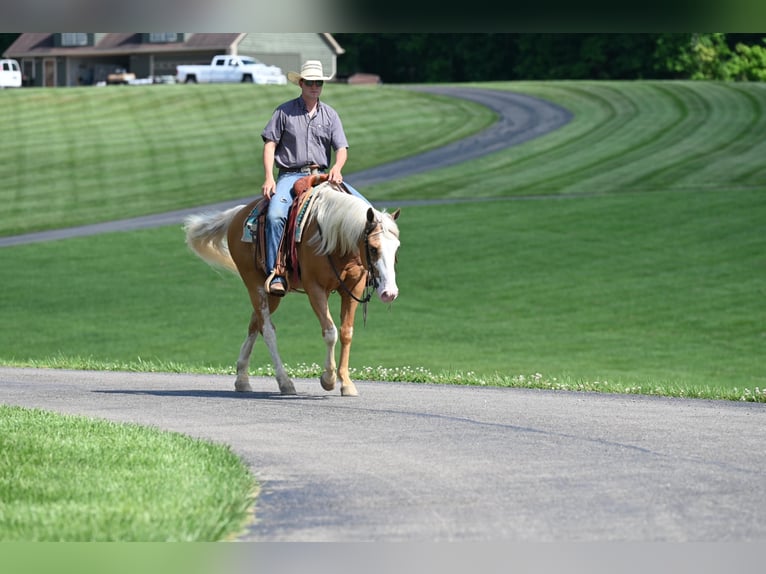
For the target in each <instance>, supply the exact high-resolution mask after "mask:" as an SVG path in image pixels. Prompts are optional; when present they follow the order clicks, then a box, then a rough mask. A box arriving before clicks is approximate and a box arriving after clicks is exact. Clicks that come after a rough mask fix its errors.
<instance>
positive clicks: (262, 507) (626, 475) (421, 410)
mask: <svg viewBox="0 0 766 574" xmlns="http://www.w3.org/2000/svg"><path fill="white" fill-rule="evenodd" d="M429 90H432V91H441V92H442V93H445V94H450V95H455V96H459V97H468V98H470V99H475V100H476V101H480V102H481V103H484V104H485V105H489V106H490V107H493V108H494V109H496V110H497V111H498V112H499V115H500V120H499V121H498V123H497V124H495V125H494V126H492V127H491V128H489V129H487V130H485V131H484V132H482V133H481V134H477V135H476V136H473V137H472V138H469V139H468V140H463V141H461V142H456V143H455V144H452V145H451V146H447V147H446V148H442V149H440V150H434V151H432V152H428V153H426V154H422V155H420V156H415V157H412V158H407V159H406V160H402V161H401V162H396V163H395V164H391V165H387V166H380V167H378V168H374V169H371V170H368V171H365V172H359V173H356V174H353V177H351V176H350V177H349V180H350V181H351V180H353V183H354V185H355V186H357V187H362V188H363V187H364V186H365V185H371V184H372V183H378V182H380V181H384V180H386V179H390V178H395V177H404V176H406V175H411V174H413V173H418V172H419V171H423V170H425V169H437V168H439V167H444V166H447V165H451V164H453V163H456V162H458V161H469V160H471V159H474V158H475V157H478V155H480V154H482V153H491V152H493V151H498V150H499V149H501V148H502V147H505V146H508V145H513V144H515V143H520V142H522V141H526V140H527V139H530V138H532V137H537V136H538V135H541V134H542V133H545V132H546V131H548V130H551V129H555V128H556V127H560V126H561V125H563V124H564V123H566V122H567V121H569V119H571V115H570V114H569V113H568V112H566V111H565V110H563V109H561V108H559V107H557V106H553V105H551V104H548V103H546V102H541V101H540V100H535V99H534V98H528V97H526V96H519V95H517V94H512V93H510V92H494V91H491V90H470V91H469V92H467V91H465V90H459V89H455V88H446V87H444V88H439V87H436V88H433V87H430V88H429ZM243 201H244V200H236V201H231V202H225V203H221V204H215V205H211V206H202V207H196V208H193V209H189V210H180V211H175V212H171V213H166V214H158V215H153V216H147V217H141V218H134V219H130V220H125V221H121V222H109V223H104V224H97V225H92V226H86V227H79V228H72V229H64V230H52V231H49V232H43V233H35V234H29V235H24V236H17V237H8V238H0V247H2V246H10V245H18V244H21V243H29V242H37V241H50V240H55V239H61V238H66V237H71V236H75V235H89V234H95V233H103V232H109V231H124V230H130V229H139V228H144V227H152V226H157V225H170V224H174V223H180V222H181V221H182V220H183V217H185V215H187V214H188V213H192V212H198V211H200V210H207V209H219V208H223V207H228V206H231V205H235V204H237V203H242V202H243ZM400 204H401V202H400ZM255 352H256V354H257V356H260V357H263V356H264V354H265V348H264V347H263V343H262V342H259V343H258V345H257V347H256V350H255ZM233 356H234V355H233ZM357 386H358V388H359V391H360V394H361V396H360V397H358V398H353V399H352V398H342V397H340V396H339V394H338V392H334V393H329V394H328V393H325V392H324V391H322V390H321V388H320V386H319V383H318V381H305V380H298V381H296V387H297V389H298V392H299V394H298V396H295V397H282V396H281V395H279V394H278V392H277V386H276V383H275V382H274V381H273V380H270V379H255V380H254V388H255V389H256V392H254V393H252V394H238V393H234V392H233V377H219V376H199V375H171V374H143V373H103V372H75V371H60V370H38V369H11V368H0V402H2V403H6V404H13V405H20V406H25V407H37V408H43V409H47V410H53V411H58V412H63V413H72V414H79V415H87V416H94V417H100V418H105V419H110V420H115V421H123V422H135V423H140V424H146V425H152V426H156V427H159V428H162V429H167V430H173V431H179V432H183V433H187V434H189V435H192V436H195V437H200V438H205V439H208V440H212V441H215V442H220V443H224V444H228V445H231V447H232V448H233V450H234V451H235V452H236V453H237V454H239V455H240V456H241V457H242V458H243V460H245V461H246V463H247V464H248V465H249V466H250V467H251V469H252V471H253V472H254V474H255V476H256V477H257V478H258V480H259V481H260V482H261V493H260V495H259V497H258V500H257V503H256V513H255V516H256V521H255V523H254V524H253V525H251V527H250V528H249V529H248V531H247V532H245V533H244V534H243V535H242V540H248V541H369V540H374V541H444V540H481V541H491V540H511V541H700V542H702V541H705V542H707V541H739V542H743V541H745V542H750V541H764V540H766V498H764V497H763V496H762V490H763V485H764V484H766V453H765V449H764V448H763V441H764V437H766V405H762V404H750V403H732V402H723V401H700V400H680V399H663V398H652V397H636V396H629V395H626V396H621V395H601V394H592V393H588V394H586V393H564V392H547V391H538V390H519V389H496V388H476V387H453V386H440V385H424V384H394V383H380V382H358V384H357Z"/></svg>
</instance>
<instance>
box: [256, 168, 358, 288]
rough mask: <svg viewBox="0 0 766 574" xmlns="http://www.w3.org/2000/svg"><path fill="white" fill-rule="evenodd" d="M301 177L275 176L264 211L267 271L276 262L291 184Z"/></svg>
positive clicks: (289, 198)
mask: <svg viewBox="0 0 766 574" xmlns="http://www.w3.org/2000/svg"><path fill="white" fill-rule="evenodd" d="M302 177H306V174H305V173H300V172H298V173H284V174H282V175H280V176H279V177H278V178H277V185H276V190H275V191H274V195H273V196H272V197H271V201H269V207H268V212H267V213H266V267H267V268H268V271H269V273H271V272H272V271H273V270H274V266H275V265H276V264H277V250H278V249H279V243H280V242H281V241H282V233H283V232H284V230H285V222H286V221H287V212H288V211H289V210H290V205H291V204H292V202H293V185H294V184H295V182H296V181H298V180H299V179H300V178H302ZM343 183H344V185H345V186H346V187H347V188H348V190H349V191H350V192H351V194H352V195H355V196H357V197H359V198H361V199H363V200H364V201H366V202H367V203H370V202H369V201H367V198H365V197H364V196H363V195H362V194H361V193H359V192H358V191H357V190H356V189H354V188H353V187H351V186H350V185H349V184H347V183H346V182H345V181H344V182H343ZM371 205H372V204H371Z"/></svg>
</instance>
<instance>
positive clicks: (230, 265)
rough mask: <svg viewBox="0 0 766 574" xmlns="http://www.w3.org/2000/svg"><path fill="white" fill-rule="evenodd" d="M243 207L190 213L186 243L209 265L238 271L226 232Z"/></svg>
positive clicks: (185, 225)
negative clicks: (196, 213)
mask: <svg viewBox="0 0 766 574" xmlns="http://www.w3.org/2000/svg"><path fill="white" fill-rule="evenodd" d="M243 207H244V205H238V206H237V207H232V208H231V209H227V210H226V211H219V212H216V213H202V214H198V215H189V216H188V217H187V218H186V219H185V220H184V231H185V232H186V244H187V245H188V246H189V248H190V249H191V250H192V251H194V253H196V254H197V255H198V256H199V257H200V259H202V260H203V261H205V262H206V263H207V264H208V265H213V266H216V267H223V268H224V269H228V270H229V271H232V272H234V273H236V272H237V266H236V265H235V264H234V260H233V259H232V258H231V254H230V253H229V245H228V242H227V241H226V232H227V231H228V229H229V225H231V220H232V219H234V216H235V215H237V213H238V212H239V211H240V210H241V209H242V208H243Z"/></svg>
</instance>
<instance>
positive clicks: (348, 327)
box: [338, 293, 359, 397]
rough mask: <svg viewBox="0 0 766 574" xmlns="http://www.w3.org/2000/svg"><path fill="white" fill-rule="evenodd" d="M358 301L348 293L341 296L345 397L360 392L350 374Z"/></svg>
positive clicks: (340, 371)
mask: <svg viewBox="0 0 766 574" xmlns="http://www.w3.org/2000/svg"><path fill="white" fill-rule="evenodd" d="M357 305H358V303H357V302H356V301H355V300H354V299H352V298H351V297H349V296H348V295H346V294H345V293H344V294H342V296H341V304H340V321H341V326H340V363H339V365H338V376H340V394H341V395H343V396H344V397H356V396H357V395H359V392H358V391H357V390H356V385H355V384H354V382H353V381H352V380H351V377H350V375H349V367H348V363H349V356H350V355H351V339H352V338H353V337H354V317H355V316H356V308H357Z"/></svg>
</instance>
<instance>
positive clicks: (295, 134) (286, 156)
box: [261, 97, 348, 169]
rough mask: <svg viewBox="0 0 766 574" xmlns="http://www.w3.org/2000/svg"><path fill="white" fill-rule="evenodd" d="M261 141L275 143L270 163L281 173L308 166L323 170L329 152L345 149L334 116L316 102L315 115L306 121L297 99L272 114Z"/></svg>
mask: <svg viewBox="0 0 766 574" xmlns="http://www.w3.org/2000/svg"><path fill="white" fill-rule="evenodd" d="M261 138H263V141H264V142H266V141H273V142H276V144H277V148H276V151H275V152H274V161H275V163H276V164H277V167H279V168H282V169H293V168H299V167H303V166H305V165H310V164H317V165H319V166H320V167H322V168H327V167H329V165H330V161H331V155H330V154H331V149H332V150H337V149H340V148H344V147H348V141H346V134H345V133H344V132H343V124H342V123H341V121H340V116H338V112H336V111H335V110H334V109H333V108H331V107H330V106H328V105H327V104H325V103H322V102H321V101H320V102H318V103H317V112H316V114H314V117H313V118H309V115H308V111H307V110H306V103H305V102H304V101H303V98H301V97H298V98H295V99H294V100H290V101H288V102H285V103H284V104H282V105H281V106H279V107H278V108H277V109H276V110H274V114H273V115H272V116H271V119H270V120H269V123H267V124H266V127H265V128H263V132H261Z"/></svg>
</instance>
